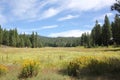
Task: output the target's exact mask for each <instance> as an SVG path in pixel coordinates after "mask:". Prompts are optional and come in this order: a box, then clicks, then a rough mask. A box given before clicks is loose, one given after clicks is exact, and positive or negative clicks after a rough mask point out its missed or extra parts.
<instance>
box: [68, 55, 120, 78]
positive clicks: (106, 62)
mask: <svg viewBox="0 0 120 80" xmlns="http://www.w3.org/2000/svg"><path fill="white" fill-rule="evenodd" d="M67 72H68V75H71V76H79V75H80V74H92V75H93V74H94V75H102V74H105V73H107V74H114V73H120V59H119V58H117V57H114V58H111V57H102V56H101V57H99V56H93V57H92V56H81V57H79V58H77V59H74V60H73V61H71V62H70V63H69V64H68V65H67Z"/></svg>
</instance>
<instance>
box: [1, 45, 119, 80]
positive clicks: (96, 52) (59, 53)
mask: <svg viewBox="0 0 120 80" xmlns="http://www.w3.org/2000/svg"><path fill="white" fill-rule="evenodd" d="M82 56H93V57H94V58H98V57H104V56H105V57H116V58H118V59H120V48H112V47H110V48H83V47H75V48H74V47H72V48H60V47H59V48H51V47H46V48H0V64H2V65H4V66H6V67H7V68H8V71H7V73H6V74H5V75H2V76H0V80H19V79H18V75H19V74H20V71H21V65H22V62H23V60H25V59H32V60H37V61H39V62H40V68H39V73H38V75H37V76H36V77H31V78H27V79H22V80H120V78H119V76H120V74H117V75H111V74H103V75H96V76H89V75H85V76H84V75H81V77H79V79H78V78H75V77H72V76H69V75H67V74H66V73H64V71H62V70H63V69H65V68H66V65H67V64H68V63H69V62H70V61H72V60H73V59H76V58H79V57H82ZM83 62H84V60H83ZM119 72H120V71H119Z"/></svg>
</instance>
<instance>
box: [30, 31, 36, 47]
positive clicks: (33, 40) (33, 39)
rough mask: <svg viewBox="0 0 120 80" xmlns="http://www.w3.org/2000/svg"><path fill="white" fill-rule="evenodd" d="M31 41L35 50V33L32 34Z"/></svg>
mask: <svg viewBox="0 0 120 80" xmlns="http://www.w3.org/2000/svg"><path fill="white" fill-rule="evenodd" d="M30 41H31V44H32V48H35V34H34V32H32V34H31V37H30Z"/></svg>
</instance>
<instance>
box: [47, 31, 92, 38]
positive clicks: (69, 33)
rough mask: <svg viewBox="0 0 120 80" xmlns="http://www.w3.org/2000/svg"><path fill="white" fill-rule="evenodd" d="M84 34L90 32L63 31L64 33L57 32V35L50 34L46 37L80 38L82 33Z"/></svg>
mask: <svg viewBox="0 0 120 80" xmlns="http://www.w3.org/2000/svg"><path fill="white" fill-rule="evenodd" d="M84 32H89V33H90V30H84V31H83V30H69V31H64V32H59V33H51V34H50V35H48V36H49V37H80V36H81V35H82V33H84Z"/></svg>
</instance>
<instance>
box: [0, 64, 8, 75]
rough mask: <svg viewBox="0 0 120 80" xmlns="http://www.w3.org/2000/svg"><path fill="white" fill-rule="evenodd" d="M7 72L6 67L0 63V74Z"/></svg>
mask: <svg viewBox="0 0 120 80" xmlns="http://www.w3.org/2000/svg"><path fill="white" fill-rule="evenodd" d="M7 72H8V68H7V67H6V66H4V65H2V64H0V76H1V75H4V74H6V73H7Z"/></svg>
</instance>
